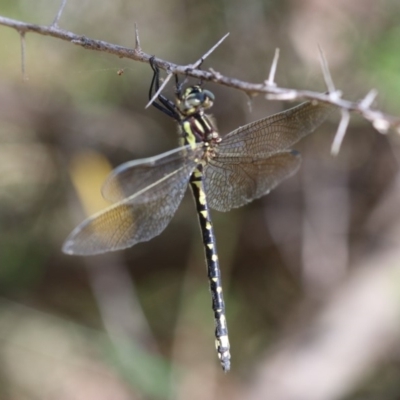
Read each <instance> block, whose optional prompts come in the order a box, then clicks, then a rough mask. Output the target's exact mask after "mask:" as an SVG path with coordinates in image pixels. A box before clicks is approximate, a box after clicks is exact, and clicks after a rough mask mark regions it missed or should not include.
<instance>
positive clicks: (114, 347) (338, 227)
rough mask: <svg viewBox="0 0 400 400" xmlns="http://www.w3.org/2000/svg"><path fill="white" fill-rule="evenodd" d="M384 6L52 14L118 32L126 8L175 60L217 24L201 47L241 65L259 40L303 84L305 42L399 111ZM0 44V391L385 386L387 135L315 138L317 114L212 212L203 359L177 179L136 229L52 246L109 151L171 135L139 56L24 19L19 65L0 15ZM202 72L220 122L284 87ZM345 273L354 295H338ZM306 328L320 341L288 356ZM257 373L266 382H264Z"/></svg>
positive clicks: (78, 394) (309, 54) (245, 5)
mask: <svg viewBox="0 0 400 400" xmlns="http://www.w3.org/2000/svg"><path fill="white" fill-rule="evenodd" d="M60 2H61V1H59V0H57V1H56V0H35V1H31V0H14V1H7V0H0V15H2V16H5V17H9V18H15V19H19V20H22V21H26V22H32V23H37V24H42V25H48V24H51V22H52V21H53V19H54V17H55V15H56V13H57V10H58V7H59V5H60ZM399 17H400V3H399V2H398V0H374V1H372V0H353V1H351V2H349V1H344V0H340V1H335V2H332V1H329V0H301V1H295V0H291V1H289V0H284V1H282V0H281V1H267V0H251V1H238V0H233V1H227V0H214V1H211V0H204V1H194V0H169V1H162V0H151V1H138V0H113V1H111V0H102V1H96V0H80V1H78V0H69V1H68V3H67V6H66V8H65V10H64V13H63V15H62V18H61V20H60V22H59V25H60V27H62V28H64V29H66V30H69V31H72V32H74V33H77V34H84V35H86V36H88V37H91V38H95V39H102V40H105V41H108V42H111V43H115V44H119V45H123V46H128V47H133V46H134V22H137V24H138V26H139V33H140V37H141V44H142V47H143V50H144V51H145V52H147V53H149V54H155V55H156V56H157V57H160V58H164V59H166V60H169V61H171V62H175V63H178V64H187V63H190V62H193V61H195V60H197V59H198V58H199V57H200V56H201V55H202V54H203V53H204V52H205V51H206V50H208V49H209V48H210V47H211V46H212V45H213V44H214V43H215V42H216V41H217V40H219V39H220V38H221V37H222V36H223V35H224V34H225V33H226V32H230V36H229V37H228V39H227V40H226V41H225V42H224V43H223V44H222V45H221V46H220V47H219V48H218V49H217V50H216V51H215V52H214V53H213V54H212V56H210V58H209V59H207V61H206V63H205V64H204V65H203V68H209V67H212V68H213V69H215V70H217V71H220V72H221V73H223V74H225V75H228V76H231V77H236V78H239V79H243V80H246V81H250V82H262V81H263V80H265V79H267V76H268V71H269V66H270V63H271V61H272V58H273V53H274V50H275V48H276V47H279V48H280V49H281V53H280V54H281V57H280V61H279V65H278V72H277V77H276V79H277V82H278V84H279V85H280V86H283V87H292V88H299V89H310V90H314V91H321V92H322V91H325V90H326V89H325V86H324V82H323V78H322V75H321V72H320V66H319V61H318V50H317V44H319V45H320V46H321V47H322V48H323V49H324V51H325V53H326V56H327V59H328V61H329V64H330V67H331V72H332V75H333V78H334V82H335V84H336V86H337V87H338V88H339V89H342V90H343V92H344V98H346V99H350V100H358V99H360V98H362V97H363V96H365V94H366V93H367V92H368V91H369V90H370V89H371V88H376V89H377V90H378V91H379V97H378V99H377V102H376V106H377V107H379V108H380V109H382V110H384V111H386V112H388V113H392V114H394V115H398V116H400V25H399V22H398V21H399ZM0 60H1V62H0V72H1V73H0V290H1V293H0V296H1V297H0V335H1V336H0V338H1V342H0V346H1V347H0V350H1V353H0V398H1V399H18V400H24V399H85V400H89V399H97V400H102V399H116V400H118V399H167V398H171V399H184V398H185V399H214V398H233V399H234V398H238V399H239V398H240V399H242V398H243V399H248V398H263V399H264V398H274V399H278V400H279V399H294V400H297V399H321V400H322V399H342V398H343V399H380V400H382V399H398V398H400V368H399V365H400V351H399V350H398V349H400V345H399V344H400V341H399V340H398V338H397V334H398V333H399V331H400V329H399V327H398V325H400V322H398V321H397V319H399V321H400V304H399V303H400V272H399V270H398V268H400V256H399V258H396V254H397V253H396V249H397V247H398V246H397V242H396V238H397V234H396V232H397V233H398V232H399V231H398V230H397V227H398V219H399V202H398V201H397V200H399V197H396V195H397V196H398V193H399V191H398V190H396V188H397V189H398V170H399V165H398V158H399V155H400V148H399V138H398V137H397V136H396V134H394V133H391V134H389V135H386V136H383V135H381V134H378V133H377V132H376V131H374V130H373V129H372V128H371V126H370V124H368V123H367V122H365V121H363V120H362V119H361V118H360V117H358V116H352V119H351V125H350V128H349V130H348V133H347V136H346V138H345V140H344V143H343V146H342V150H341V153H340V154H339V156H338V157H333V156H331V155H330V145H331V143H332V139H333V137H334V134H335V131H336V129H337V124H338V121H339V114H338V113H337V114H336V115H334V116H332V118H331V119H330V120H329V121H328V122H327V123H325V124H324V125H323V126H322V127H321V128H319V129H318V130H317V131H316V132H315V133H314V134H312V135H311V136H310V137H308V138H306V139H305V140H303V141H302V142H301V143H299V144H298V145H297V146H296V149H297V150H300V151H301V153H302V155H303V165H302V168H301V170H300V172H299V173H298V174H297V175H296V176H295V177H293V178H291V179H290V180H288V181H286V182H284V183H283V184H282V185H281V186H279V187H278V188H277V189H276V190H274V191H273V192H272V193H271V194H270V195H268V196H266V197H264V198H262V199H260V200H257V201H254V202H253V203H251V204H250V205H248V206H246V207H243V208H241V209H238V210H234V211H231V212H229V213H226V214H223V213H218V212H214V213H213V219H214V224H215V230H216V236H217V244H218V250H219V254H220V261H221V267H222V273H223V283H224V290H225V300H226V305H227V318H228V324H229V332H230V338H231V345H232V371H231V372H230V373H229V374H228V375H224V374H223V373H222V372H221V371H220V367H219V363H218V360H217V359H216V355H215V351H214V344H213V342H214V338H213V320H212V312H211V309H210V298H209V293H208V283H207V278H206V273H205V267H204V258H203V249H202V244H201V237H200V234H199V230H198V227H197V217H196V214H195V210H194V204H193V200H192V199H191V196H190V193H188V195H187V196H186V197H185V199H184V201H183V203H182V205H181V207H180V208H179V210H178V212H177V214H176V216H175V217H174V219H173V220H172V222H171V223H170V225H169V226H168V228H167V229H166V230H165V232H163V233H162V234H161V235H160V236H159V237H157V238H155V239H153V240H152V241H150V242H148V243H143V244H139V245H137V246H135V247H133V248H132V249H129V250H127V251H124V252H119V253H115V254H107V255H104V256H98V257H90V258H86V259H85V258H81V257H71V256H66V255H64V254H62V253H61V246H62V243H63V240H64V239H65V238H66V236H67V235H68V233H69V232H70V231H71V230H72V228H73V227H74V226H75V225H76V224H77V223H79V222H80V221H81V220H82V219H83V218H84V217H85V211H84V209H86V211H87V212H90V213H92V212H94V211H96V210H99V209H101V208H102V207H104V205H105V203H103V201H102V199H101V196H100V187H101V183H102V181H103V180H104V177H105V176H106V175H107V173H108V171H109V169H110V168H112V167H113V166H116V165H118V164H120V163H122V162H125V161H128V160H131V159H138V158H142V157H148V156H152V155H156V154H158V153H161V152H163V151H167V150H169V149H172V148H174V147H176V145H177V137H176V134H175V132H176V127H175V126H174V122H173V121H172V120H170V119H169V118H167V117H166V116H165V115H163V114H162V113H160V112H158V111H157V110H155V109H152V108H150V109H148V110H145V109H144V106H145V104H146V103H147V93H148V87H149V83H150V80H151V76H152V73H151V70H150V67H149V66H148V65H147V64H141V63H139V62H131V61H127V60H121V59H118V58H116V57H113V56H111V55H107V54H102V53H96V52H91V51H86V50H84V49H82V48H80V47H78V46H74V45H73V44H70V43H67V42H62V41H60V40H57V39H54V38H49V37H44V36H39V35H36V34H28V35H27V37H26V74H27V78H28V79H27V80H26V81H23V77H22V74H21V67H20V65H21V64H20V63H21V55H20V40H19V36H18V34H17V33H16V32H15V31H14V30H12V29H9V28H6V27H2V26H0ZM121 68H124V73H123V74H122V75H121V76H119V75H118V74H117V71H118V70H119V69H121ZM205 86H206V87H207V89H210V90H212V91H213V92H214V94H215V95H216V102H215V106H214V107H213V110H212V113H213V115H214V116H215V117H216V119H217V121H218V126H219V130H220V132H221V134H225V133H227V132H229V131H230V130H232V129H234V128H236V127H237V126H239V125H243V124H245V123H247V122H250V121H252V120H256V119H258V118H261V117H263V116H266V115H268V114H272V113H274V112H278V111H280V110H282V109H284V108H288V107H290V106H292V104H289V103H282V102H270V101H266V100H265V99H263V98H262V96H259V97H257V98H255V99H254V100H253V101H252V104H251V109H250V108H249V106H248V99H247V97H246V96H245V95H244V94H243V93H241V92H239V91H235V90H232V89H229V88H226V87H222V86H216V85H213V84H206V85H205ZM167 93H170V94H172V88H171V87H170V88H169V89H168V90H167ZM388 254H390V256H391V257H390V262H389V261H387V260H388V257H387V255H388ZM392 256H393V257H392ZM385 257H386V258H385ZM383 260H386V261H383ZM371 274H372V275H371ZM374 274H376V275H374ZM371 277H372V278H371ZM359 282H364V283H363V285H364V286H363V288H364V289H365V290H364V292H365V293H364V292H362V293H363V294H364V295H365V296H364V297H363V296H361V295H360V297H359V298H358V297H357V299H359V301H355V303H354V308H351V307H348V306H349V304H350V303H351V302H352V294H353V293H358V292H357V291H358V288H359V286H360V285H361V284H359ZM375 284H376V285H377V286H375ZM379 285H380V286H379ZM361 286H362V285H361ZM386 295H387V296H388V299H386V297H385V296H386ZM346 296H347V297H346ZM371 296H372V297H371ZM373 296H377V297H376V298H375V297H373ZM383 298H385V299H386V300H387V302H383V301H382V303H380V302H379V300H380V299H383ZM343 299H349V300H348V301H347V300H346V301H344V300H343ZM351 304H353V303H351ZM377 304H378V305H380V304H382V309H380V308H379V307H378V306H377ZM374 306H376V307H377V309H376V313H375V314H373V313H372V311H371V310H372V309H374V308H373V307H374ZM330 307H332V309H334V310H336V308H335V307H337V310H338V311H337V313H338V314H337V315H336V314H335V316H337V319H335V320H334V321H335V323H333V322H332V320H331V319H330V316H331V314H330V313H329V310H330V309H331V308H330ZM346 309H347V310H348V313H347V314H346V312H343V313H342V311H346ZM382 310H386V311H388V312H387V313H383V312H381V311H382ZM389 311H390V312H389ZM350 313H351V314H350ZM342 316H343V317H342ZM344 316H345V317H344ZM375 317H376V318H377V319H376V320H375V319H374V318H375ZM357 318H358V319H357ZM379 318H382V320H380V319H379ZM356 319H357V321H360V323H359V324H357V323H354V327H356V328H357V329H356V328H354V329H353V325H352V324H353V322H354V321H356ZM316 321H317V322H316ZM318 321H328V322H327V323H322V326H323V329H322V328H321V326H320V325H319V322H318ZM369 322H370V323H369ZM375 322H376V323H375ZM315 324H316V325H315ZM385 324H387V325H385ZM310 326H311V327H315V326H317V327H318V328H316V329H315V330H312V331H311V333H310V331H307V329H309V327H310ZM381 326H384V327H385V330H384V334H383V333H382V332H381V331H377V332H375V330H374V329H376V327H381ZM321 329H322V330H321ZM304 332H305V333H304ZM355 332H357V335H356V340H355V341H354V343H353V342H349V341H348V340H347V339H346V338H347V337H348V336H346V335H347V334H351V333H355ZM369 333H370V334H371V335H370V336H368V338H369V337H371V340H370V341H369V340H367V339H365V340H366V341H365V345H363V346H362V347H361V346H360V347H361V348H360V349H358V348H357V343H360V344H361V343H364V342H363V338H367V336H366V335H367V334H369ZM364 334H365V337H364V336H363V335H364ZM320 335H322V338H321V336H320ZM328 337H329V338H332V340H331V341H330V342H329V344H330V345H332V348H335V346H337V348H338V349H339V352H337V351H332V353H328V354H324V353H323V351H322V350H318V351H316V352H315V353H313V357H315V362H314V358H311V357H309V358H308V359H307V360H308V361H307V362H309V364H307V363H306V364H301V362H300V361H299V360H300V359H301V360H303V361H304V357H303V356H307V357H308V353H307V351H309V350H310V349H316V347H315V346H316V340H317V341H319V342H318V343H320V344H324V343H326V342H325V341H324V340H326V338H328ZM349 343H350V344H349ZM346 346H347V347H346ZM328 347H329V346H328ZM347 348H348V349H349V350H348V352H347V350H346V351H343V354H341V353H340V349H347ZM288 349H295V350H293V351H292V352H291V351H289V350H288ZM285 351H286V353H287V354H286V356H284V355H282V354H285ZM353 351H354V354H353V353H352V352H353ZM279 355H282V358H279V357H280V356H279ZM361 355H362V357H361V358H360V362H359V363H358V364H357V365H355V366H354V368H350V367H349V366H350V365H352V361H353V360H358V358H357V356H361ZM292 356H293V359H292V358H291V357H292ZM285 357H286V359H285ZM302 357H303V358H302ZM346 357H348V359H346ZM277 360H280V361H277ZM285 360H286V361H285ZM333 360H334V362H332V363H331V361H333ZM319 363H320V364H319ZM296 365H299V366H302V367H301V368H300V367H299V369H298V370H296ZM303 365H309V368H308V367H303ZM288 366H290V368H293V370H290V369H288ZM271 368H272V370H273V371H274V372H273V373H272V372H268V371H271ZM313 368H314V369H315V371H317V372H319V373H320V376H318V377H317V376H316V375H313V373H311V372H312V371H314V370H313ZM346 368H348V370H347V369H346ZM296 371H297V372H296ZM298 371H303V372H304V373H305V375H307V374H306V372H307V371H309V372H310V373H311V376H300V375H298ZM338 371H339V372H338ZM264 374H266V375H264ZM266 376H268V379H267V378H266ZM333 376H335V377H336V376H338V378H337V379H336V378H335V379H336V380H335V379H333V380H332V377H333ZM286 379H288V381H286ZM296 379H297V380H296ZM290 380H292V381H290ZM293 380H294V381H296V382H297V384H299V382H300V383H301V384H300V386H296V383H293ZM289 381H290V382H289ZM267 382H268V384H267ZM279 382H281V388H280V389H279V390H281V391H282V393H284V394H276V396H275V397H271V396H272V395H271V392H270V391H272V392H273V390H272V388H273V387H275V386H276V385H278V386H279V384H278V383H279ZM325 382H331V383H330V386H329V385H328V386H329V388H330V389H326V388H325V391H324V390H322V389H321V391H318V387H319V386H323V385H324V383H325ZM292 384H293V385H294V386H290V385H292ZM274 385H275V386H274ZM301 385H303V386H301ZM307 385H309V387H310V389H309V392H307V390H308V389H305V388H307ZM325 386H326V385H325ZM289 387H292V388H297V387H302V388H304V391H303V392H300V389H296V390H295V393H297V395H296V396H294V397H293V395H289V394H285V390H287V389H288V388H289ZM277 390H278V389H277ZM289 392H290V390H289ZM268 393H270V394H268ZM276 393H281V392H279V391H278V392H276ZM290 393H291V392H290ZM252 396H253V397H252ZM268 396H270V397H268ZM285 396H286V397H285ZM290 396H291V397H290Z"/></svg>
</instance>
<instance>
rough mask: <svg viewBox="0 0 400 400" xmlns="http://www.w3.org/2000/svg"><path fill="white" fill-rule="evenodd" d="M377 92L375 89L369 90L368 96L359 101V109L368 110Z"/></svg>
mask: <svg viewBox="0 0 400 400" xmlns="http://www.w3.org/2000/svg"><path fill="white" fill-rule="evenodd" d="M377 95H378V91H377V90H376V89H371V90H370V91H369V92H368V94H367V95H366V96H365V97H364V98H363V99H362V100H361V101H360V108H363V109H368V108H369V107H370V106H371V104H372V103H373V102H374V100H375V98H376V96H377Z"/></svg>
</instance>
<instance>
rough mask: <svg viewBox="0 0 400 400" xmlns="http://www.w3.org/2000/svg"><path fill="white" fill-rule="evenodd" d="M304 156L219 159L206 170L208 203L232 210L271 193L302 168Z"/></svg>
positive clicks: (283, 154)
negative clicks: (302, 157)
mask: <svg viewBox="0 0 400 400" xmlns="http://www.w3.org/2000/svg"><path fill="white" fill-rule="evenodd" d="M300 163H301V157H300V155H299V153H298V152H296V151H285V152H281V153H277V154H273V155H271V156H270V157H267V158H262V157H223V156H221V157H216V158H214V159H212V160H210V162H209V163H208V164H207V165H206V166H205V168H204V185H205V190H206V195H207V199H208V203H209V205H210V207H211V208H213V209H215V210H218V211H229V210H230V209H232V208H237V207H241V206H243V205H245V204H247V203H249V202H250V201H252V200H254V199H257V198H259V197H261V196H264V195H265V194H267V193H269V192H270V191H271V190H272V189H273V188H274V187H275V186H277V185H278V184H279V183H280V182H281V181H282V180H284V179H286V178H289V177H290V176H291V175H293V174H294V173H295V172H296V171H297V170H298V168H299V166H300Z"/></svg>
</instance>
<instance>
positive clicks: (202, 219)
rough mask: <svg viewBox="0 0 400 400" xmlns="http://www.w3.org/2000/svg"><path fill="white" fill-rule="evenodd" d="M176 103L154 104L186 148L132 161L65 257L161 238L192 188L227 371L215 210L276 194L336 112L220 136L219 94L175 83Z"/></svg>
mask: <svg viewBox="0 0 400 400" xmlns="http://www.w3.org/2000/svg"><path fill="white" fill-rule="evenodd" d="M150 64H151V67H152V69H153V78H152V81H151V85H150V90H149V98H150V99H151V98H152V97H153V95H154V93H156V92H158V91H159V88H160V72H159V68H158V67H157V66H156V65H155V63H154V58H152V59H151V60H150ZM175 94H176V96H175V97H176V98H175V101H174V102H173V101H171V100H169V99H168V98H167V97H166V96H164V95H162V94H159V95H158V96H157V99H156V100H155V101H154V102H153V105H154V106H155V107H156V108H157V109H159V110H160V111H162V112H163V113H165V114H166V115H168V116H169V117H171V118H173V119H174V120H175V121H176V122H177V125H178V127H179V147H178V148H175V149H173V150H171V151H168V152H166V153H163V154H160V155H157V156H155V157H149V158H144V159H140V160H134V161H128V162H126V163H124V164H122V165H120V166H118V167H117V168H116V169H114V170H113V171H112V172H111V174H110V175H109V176H108V178H107V179H106V181H105V182H104V184H103V187H102V195H103V197H104V198H105V199H106V200H108V201H110V202H111V203H112V204H111V205H110V206H109V207H108V208H106V209H105V210H103V211H100V212H99V213H97V214H95V215H93V216H91V217H89V218H88V219H86V220H85V221H83V222H82V223H81V224H80V225H78V226H77V227H76V228H75V229H74V230H73V231H72V232H71V234H70V235H69V236H68V238H67V239H66V241H65V242H64V245H63V251H64V252H65V253H67V254H72V255H82V256H88V255H95V254H100V253H104V252H108V251H115V250H122V249H125V248H128V247H131V246H133V245H135V244H136V243H139V242H145V241H148V240H150V239H152V238H153V237H155V236H157V235H159V234H160V233H161V232H162V231H163V230H164V229H165V228H166V226H167V225H168V224H169V222H170V221H171V219H172V217H173V215H174V214H175V212H176V210H177V208H178V206H179V204H180V203H181V201H182V198H183V196H184V194H185V192H186V189H187V187H188V186H190V187H191V190H192V193H193V197H194V201H195V205H196V210H197V215H198V220H199V225H200V230H201V234H202V238H203V244H204V250H205V259H206V264H207V275H208V280H209V287H210V292H211V300H212V301H211V303H212V310H213V313H214V321H215V347H216V351H217V355H218V358H219V360H220V363H221V366H222V369H223V370H224V371H229V369H230V366H231V353H230V344H229V337H228V327H227V321H226V315H225V302H224V297H223V291H222V281H221V271H220V267H219V260H218V254H217V247H216V240H215V235H214V229H213V224H212V220H211V215H210V208H211V209H214V210H217V211H222V212H225V211H229V210H231V209H233V208H237V207H241V206H243V205H245V204H247V203H249V202H251V201H253V200H254V199H257V198H259V197H261V196H264V195H266V194H267V193H269V192H270V191H271V190H272V189H273V188H275V187H276V186H277V185H278V184H279V183H280V182H282V181H283V180H285V179H287V178H289V177H290V176H292V175H293V174H294V173H295V172H296V171H297V170H298V169H299V167H300V162H301V157H300V154H299V153H298V152H297V151H296V150H292V149H291V146H292V145H294V144H295V143H296V142H298V141H299V140H300V139H301V138H303V137H304V136H306V135H308V134H309V133H311V132H312V131H314V130H315V129H316V128H317V127H318V126H319V125H321V124H322V123H323V122H324V120H325V119H326V118H327V117H328V116H329V114H330V113H331V112H332V111H333V110H334V109H335V108H336V107H335V106H332V105H330V104H327V103H323V102H305V103H302V104H300V105H298V106H296V107H293V108H290V109H288V110H285V111H283V112H280V113H278V114H274V115H271V116H268V117H266V118H262V119H260V120H258V121H255V122H251V123H249V124H247V125H244V126H242V127H239V128H237V129H235V130H234V131H232V132H230V133H228V134H227V135H225V136H223V137H221V136H220V135H219V133H218V130H217V128H216V126H215V123H214V121H213V119H212V118H211V117H209V116H208V115H207V114H206V110H208V109H209V108H210V107H212V105H213V103H214V100H215V97H214V94H213V93H212V92H211V91H209V90H206V89H203V87H202V83H199V84H197V85H193V86H189V87H187V88H186V89H183V84H180V83H179V82H178V78H176V89H175Z"/></svg>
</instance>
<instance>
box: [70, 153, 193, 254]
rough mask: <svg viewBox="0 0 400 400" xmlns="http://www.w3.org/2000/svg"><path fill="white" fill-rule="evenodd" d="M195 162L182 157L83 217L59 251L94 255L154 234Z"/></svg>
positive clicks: (174, 205)
mask: <svg viewBox="0 0 400 400" xmlns="http://www.w3.org/2000/svg"><path fill="white" fill-rule="evenodd" d="M181 164H182V162H181ZM196 165H197V162H195V161H190V160H185V163H184V164H183V165H181V166H180V167H179V168H178V169H176V170H175V171H173V172H170V173H169V174H168V175H165V176H164V177H162V178H161V179H160V180H158V181H157V182H153V183H152V184H151V185H150V186H148V187H146V188H145V189H143V190H142V191H140V192H138V193H136V194H134V195H132V196H130V197H128V198H126V199H124V200H122V201H120V202H118V203H116V204H114V205H112V206H110V207H108V208H107V209H105V210H104V211H101V212H100V213H97V214H95V215H93V216H92V217H90V218H88V219H87V220H85V221H83V222H82V223H81V224H80V225H79V226H78V227H76V228H75V229H74V230H73V231H72V233H71V234H70V235H69V236H68V238H67V240H66V241H65V243H64V246H63V251H64V252H65V253H68V254H76V255H94V254H100V253H104V252H106V251H113V250H121V249H125V248H127V247H131V246H133V245H134V244H136V243H139V242H144V241H147V240H150V239H152V238H153V237H154V236H157V235H158V234H160V233H161V232H162V231H163V230H164V229H165V228H166V226H167V225H168V223H169V222H170V220H171V218H172V217H173V215H174V214H175V211H176V210H177V208H178V206H179V204H180V202H181V200H182V197H183V195H184V194H185V190H186V187H187V185H188V181H189V178H190V175H191V174H192V172H193V170H194V169H195V167H196Z"/></svg>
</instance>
